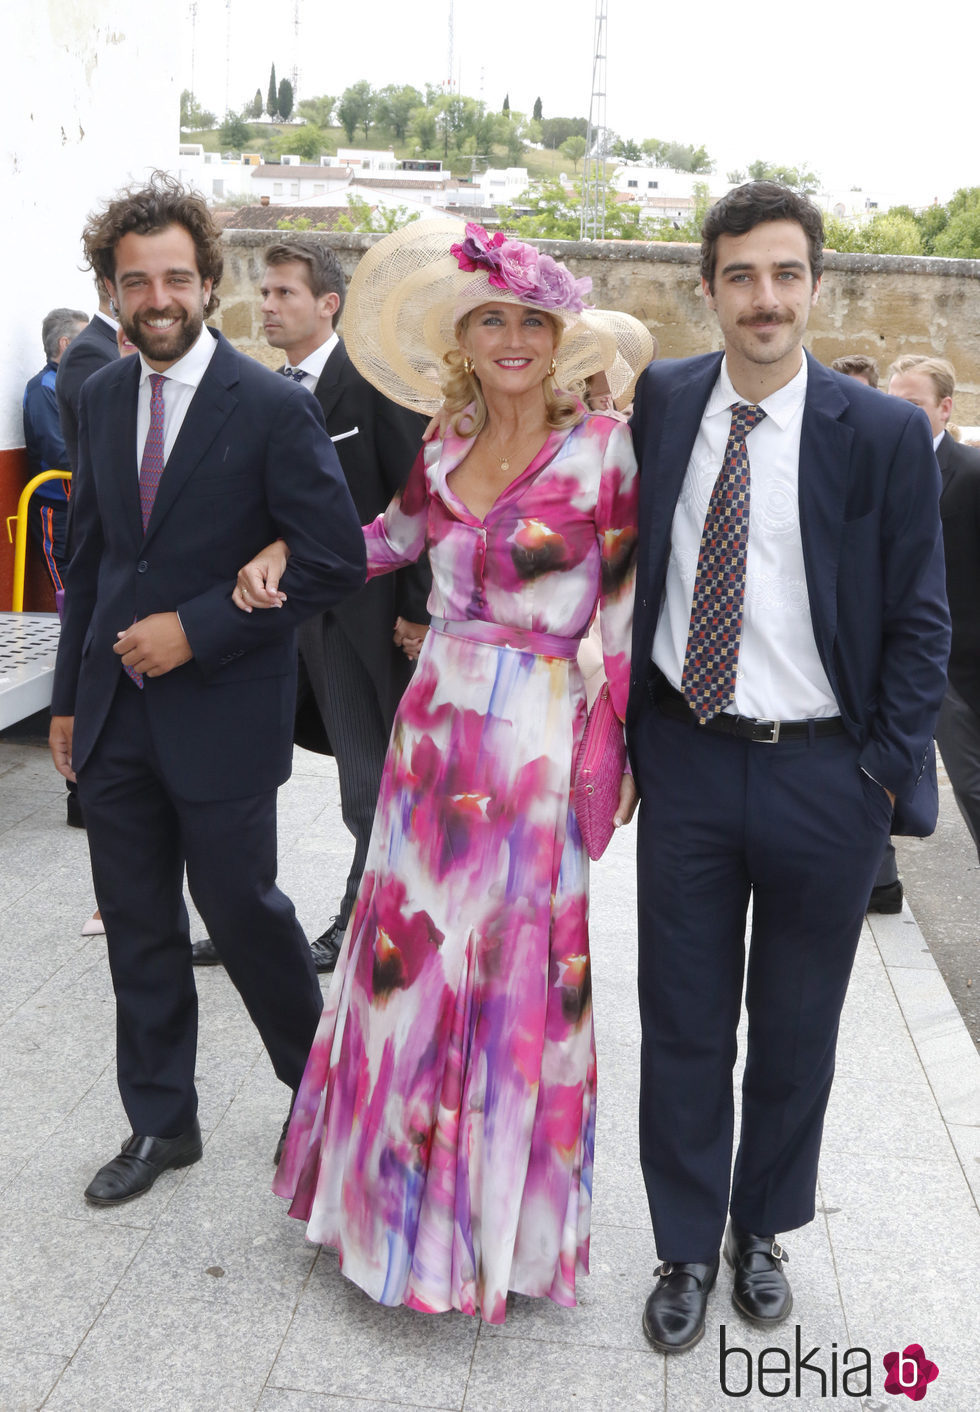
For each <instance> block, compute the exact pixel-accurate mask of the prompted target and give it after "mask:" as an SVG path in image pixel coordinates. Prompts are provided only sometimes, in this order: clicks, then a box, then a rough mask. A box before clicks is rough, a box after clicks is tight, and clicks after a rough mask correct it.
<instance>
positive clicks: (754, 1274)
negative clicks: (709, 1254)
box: [724, 1221, 793, 1324]
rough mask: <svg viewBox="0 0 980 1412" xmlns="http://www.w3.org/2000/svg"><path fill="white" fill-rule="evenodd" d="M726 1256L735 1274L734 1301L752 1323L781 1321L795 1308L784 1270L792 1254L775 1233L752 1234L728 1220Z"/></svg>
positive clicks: (736, 1306) (739, 1310)
mask: <svg viewBox="0 0 980 1412" xmlns="http://www.w3.org/2000/svg"><path fill="white" fill-rule="evenodd" d="M724 1249H725V1259H726V1260H727V1261H728V1263H729V1265H731V1267H732V1270H733V1271H734V1274H735V1286H734V1288H733V1290H732V1303H733V1304H734V1305H735V1308H736V1309H737V1310H738V1312H739V1313H740V1314H744V1316H745V1317H746V1319H750V1320H751V1321H752V1323H753V1324H780V1323H782V1321H783V1320H784V1319H786V1318H788V1316H789V1312H790V1310H791V1309H792V1308H793V1292H792V1290H791V1289H790V1287H789V1281H788V1280H787V1278H786V1275H785V1273H784V1271H783V1266H784V1265H785V1264H788V1262H789V1256H788V1255H787V1254H786V1251H785V1250H784V1249H783V1247H782V1246H781V1245H780V1244H779V1242H778V1241H777V1240H776V1238H775V1236H770V1235H766V1236H759V1235H753V1234H752V1233H751V1231H743V1230H742V1228H741V1227H740V1226H738V1225H736V1224H735V1222H734V1221H729V1223H728V1230H727V1231H726V1232H725V1247H724Z"/></svg>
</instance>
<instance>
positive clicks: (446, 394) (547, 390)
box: [440, 309, 586, 438]
mask: <svg viewBox="0 0 980 1412" xmlns="http://www.w3.org/2000/svg"><path fill="white" fill-rule="evenodd" d="M535 312H536V313H537V314H538V315H539V316H540V317H541V318H542V319H544V320H546V322H547V324H548V327H549V328H550V329H551V331H552V334H553V335H554V341H555V344H554V346H555V349H556V350H557V348H558V345H559V343H560V342H561V336H562V333H563V332H564V324H563V323H562V321H561V320H560V319H558V318H556V317H555V315H554V314H552V313H549V312H548V310H546V309H537V310H535ZM473 313H474V310H472V309H471V310H469V311H468V312H467V313H465V314H464V315H463V316H462V318H461V319H459V320H458V321H457V323H456V329H455V331H456V337H457V338H460V337H461V336H462V335H463V334H465V332H466V330H467V328H468V327H469V322H470V318H471V316H472V314H473ZM442 363H443V368H444V369H445V371H444V372H443V374H442V377H441V378H440V383H441V386H442V393H443V405H444V407H445V410H446V412H447V413H448V416H449V425H450V427H451V428H452V431H453V434H454V435H455V436H461V437H466V438H469V437H475V436H478V435H479V434H480V432H481V431H482V430H483V428H484V427H485V426H486V422H487V404H486V401H485V399H484V396H483V388H482V387H481V386H480V379H479V378H478V377H477V376H476V374H475V373H468V372H467V371H466V368H465V367H464V365H463V353H462V352H461V351H460V349H459V348H451V349H450V350H449V352H448V353H444V354H443V358H442ZM542 387H543V391H544V402H545V418H546V421H547V423H548V426H549V427H552V428H553V429H554V430H555V431H567V430H568V429H569V428H570V427H574V426H577V425H578V423H579V422H581V421H583V420H584V418H585V416H586V410H585V408H584V407H583V406H582V404H581V402H580V401H579V399H578V397H576V395H575V393H574V392H566V391H563V390H562V389H561V388H560V387H558V385H557V383H556V382H555V379H554V377H552V376H551V374H550V373H549V374H548V376H547V377H546V378H545V379H544V382H543V384H542ZM467 408H469V409H470V414H469V416H465V417H464V413H465V412H466V410H467Z"/></svg>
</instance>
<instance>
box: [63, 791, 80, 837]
mask: <svg viewBox="0 0 980 1412" xmlns="http://www.w3.org/2000/svg"><path fill="white" fill-rule="evenodd" d="M65 803H66V805H67V816H66V818H65V823H66V824H67V825H68V827H69V828H70V829H83V828H84V827H85V820H84V818H83V817H82V806H81V804H79V802H78V795H77V794H76V793H75V792H74V790H72V792H71V793H70V794H69V795H68V798H67V800H66V801H65Z"/></svg>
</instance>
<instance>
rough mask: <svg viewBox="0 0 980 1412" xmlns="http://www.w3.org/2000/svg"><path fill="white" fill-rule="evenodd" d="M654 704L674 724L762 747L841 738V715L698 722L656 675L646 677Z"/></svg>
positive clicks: (724, 718)
mask: <svg viewBox="0 0 980 1412" xmlns="http://www.w3.org/2000/svg"><path fill="white" fill-rule="evenodd" d="M649 689H650V696H651V699H652V700H653V704H654V705H655V706H656V707H657V710H658V711H660V712H661V713H662V714H663V715H664V716H669V717H670V718H671V720H673V721H689V722H691V723H692V724H699V725H700V728H701V730H705V731H713V732H715V733H716V734H718V735H733V736H735V737H736V738H737V739H738V740H754V741H758V742H759V743H760V744H762V745H778V744H779V742H780V741H782V740H814V739H820V738H821V737H822V736H825V735H841V734H842V732H843V730H844V722H843V721H842V720H841V718H840V716H817V717H815V718H814V719H813V720H810V721H757V720H756V719H755V718H754V717H753V716H729V715H727V714H726V713H725V712H720V713H719V714H718V715H717V716H712V717H711V720H710V721H701V722H698V719H697V717H696V716H695V714H694V712H693V711H692V710H691V708H690V706H689V705H688V704H687V702H686V701H685V700H684V697H683V696H682V695H681V693H680V692H679V691H675V690H674V688H673V687H672V686H671V685H670V683H669V682H668V681H667V680H666V679H665V678H664V677H662V676H660V674H659V673H657V674H656V675H654V674H651V676H650V678H649Z"/></svg>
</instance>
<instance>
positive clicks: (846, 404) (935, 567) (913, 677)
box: [627, 353, 949, 834]
mask: <svg viewBox="0 0 980 1412" xmlns="http://www.w3.org/2000/svg"><path fill="white" fill-rule="evenodd" d="M721 359H722V355H721V354H720V353H713V354H708V355H705V356H703V357H698V358H686V359H683V360H679V361H673V362H663V363H653V364H651V365H650V367H649V368H647V370H646V371H645V372H644V373H643V375H642V377H641V378H640V381H639V383H638V385H637V389H636V397H635V404H634V405H635V412H634V415H633V420H632V423H631V428H632V432H633V440H634V444H635V447H636V455H637V459H638V461H639V465H640V541H639V562H638V572H637V584H636V608H635V611H634V619H633V670H632V679H631V683H630V699H629V708H628V711H627V730H628V731H629V728H630V726H631V724H632V723H633V722H635V720H636V719H637V716H638V713H639V711H640V709H641V707H642V706H643V704H644V695H645V692H646V680H647V672H648V666H649V662H650V654H651V652H652V649H653V636H654V631H655V628H656V625H657V619H658V617H659V615H660V607H661V601H662V597H663V592H664V583H665V578H666V573H667V562H668V559H669V557H670V536H671V524H672V521H673V517H674V509H675V506H676V504H677V497H678V494H679V492H680V489H681V486H682V484H683V482H684V476H685V474H686V471H687V466H688V461H689V459H690V455H691V451H692V448H693V446H694V442H695V438H696V437H697V433H698V429H699V427H700V424H701V417H702V414H703V412H704V408H705V406H706V404H707V401H708V397H709V395H710V393H711V390H712V388H713V387H714V384H715V380H716V378H717V376H718V370H719V367H720V364H721ZM807 364H808V371H807V393H806V402H805V404H804V409H803V426H802V433H801V437H800V461H799V506H800V533H801V536H802V541H803V558H804V564H805V571H806V582H807V590H808V593H809V599H810V616H811V619H812V622H813V631H814V636H815V639H816V645H817V651H818V653H819V655H820V660H821V662H822V664H823V668H824V671H825V672H826V674H827V679H828V681H829V682H830V687H831V690H832V691H833V694H834V697H835V699H836V701H837V704H838V707H839V708H840V714H841V718H842V720H843V722H844V726H845V728H846V730H847V732H848V734H849V735H851V736H852V738H853V739H854V740H855V741H856V742H857V745H858V747H859V751H860V756H859V760H860V764H861V767H862V768H863V769H865V770H866V771H867V772H868V774H869V775H871V776H872V778H874V779H875V780H877V781H878V783H879V784H881V785H883V786H885V787H886V788H887V789H890V790H891V791H892V792H893V793H894V794H895V796H896V808H895V819H894V822H893V832H895V833H915V834H925V833H930V832H931V831H932V829H934V828H935V825H936V812H937V810H938V799H937V796H936V791H935V787H934V782H935V760H934V753H933V747H932V736H933V729H934V726H935V721H936V715H937V713H938V710H939V706H940V703H941V702H942V698H943V692H944V690H945V681H946V660H947V657H948V654H949V614H948V610H947V607H946V589H945V572H944V566H943V545H942V534H941V530H940V522H939V490H940V482H939V468H938V466H937V464H936V458H935V456H934V454H933V450H932V435H931V432H930V429H929V423H928V421H927V419H926V417H925V414H924V413H923V412H922V411H921V409H919V408H917V407H913V406H911V405H910V404H909V403H906V402H902V401H901V399H899V398H896V397H884V396H882V394H881V393H879V392H877V391H875V390H873V389H871V388H867V387H864V386H863V385H862V384H861V383H858V382H856V381H855V380H854V379H853V378H848V377H844V376H843V375H842V374H839V373H834V372H831V371H830V370H829V369H827V368H824V367H822V366H821V364H819V363H818V362H816V360H815V359H813V358H812V357H810V355H809V354H807Z"/></svg>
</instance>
